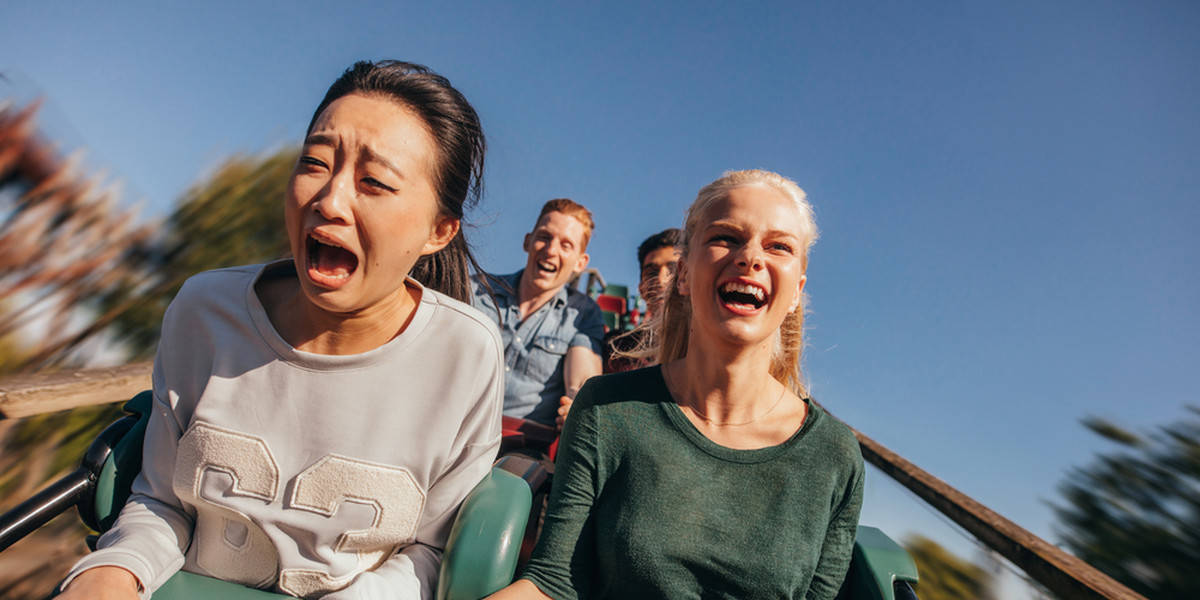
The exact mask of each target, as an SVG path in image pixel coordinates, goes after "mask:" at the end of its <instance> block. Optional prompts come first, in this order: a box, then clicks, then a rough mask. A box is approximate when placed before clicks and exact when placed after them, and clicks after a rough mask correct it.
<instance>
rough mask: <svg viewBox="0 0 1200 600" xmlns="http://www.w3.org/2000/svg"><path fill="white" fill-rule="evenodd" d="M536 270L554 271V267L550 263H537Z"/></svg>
mask: <svg viewBox="0 0 1200 600" xmlns="http://www.w3.org/2000/svg"><path fill="white" fill-rule="evenodd" d="M538 268H540V269H542V270H543V271H554V270H556V267H555V266H554V265H552V264H550V263H547V262H539V263H538Z"/></svg>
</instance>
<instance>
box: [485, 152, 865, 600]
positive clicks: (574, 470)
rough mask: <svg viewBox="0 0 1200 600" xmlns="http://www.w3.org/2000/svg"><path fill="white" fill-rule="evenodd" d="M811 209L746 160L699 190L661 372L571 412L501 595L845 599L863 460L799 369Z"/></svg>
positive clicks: (663, 320) (589, 387)
mask: <svg viewBox="0 0 1200 600" xmlns="http://www.w3.org/2000/svg"><path fill="white" fill-rule="evenodd" d="M816 238H817V229H816V225H815V223H814V222H813V216H812V208H811V207H810V206H809V204H808V201H807V200H806V199H805V196H804V192H803V191H802V190H801V189H800V188H799V187H798V186H797V185H796V184H795V183H794V182H792V181H791V180H789V179H786V178H784V177H782V176H780V175H777V174H775V173H770V172H766V171H737V172H730V173H726V174H725V175H724V176H723V177H721V178H720V179H718V180H716V181H714V182H713V183H711V184H709V185H707V186H705V187H704V188H703V189H701V190H700V193H699V195H698V196H697V198H696V201H695V202H694V203H693V204H692V206H691V207H690V208H689V209H688V213H687V220H686V222H685V223H684V228H683V232H682V234H681V235H680V237H679V242H680V246H679V248H678V249H679V251H680V257H679V264H678V267H677V271H676V274H675V277H674V278H673V279H672V281H671V284H670V285H669V286H668V289H667V296H666V301H665V305H664V309H663V311H662V314H661V315H657V316H655V317H654V319H653V320H652V323H651V325H650V327H656V330H655V336H654V339H653V341H651V342H650V343H652V344H653V345H654V353H653V355H652V357H653V358H654V359H656V362H658V363H660V364H659V365H656V366H651V367H647V368H644V369H639V370H636V371H631V372H627V373H617V374H612V375H604V376H601V377H595V378H592V379H590V380H589V381H588V382H587V383H586V384H585V385H584V386H583V389H581V390H580V391H579V394H578V395H577V396H576V398H575V403H574V405H573V406H572V408H571V412H570V414H569V415H568V416H567V422H566V427H565V428H564V429H563V433H562V438H561V440H560V442H559V450H558V457H557V460H556V462H555V478H554V484H553V488H552V491H551V493H550V503H549V507H548V509H547V511H546V517H545V524H544V527H543V530H542V536H541V539H540V540H539V541H538V545H537V548H536V550H535V551H534V555H533V558H532V559H531V560H530V562H529V564H528V566H527V568H526V569H525V572H524V573H523V575H522V579H521V580H519V581H517V582H516V583H514V584H512V585H511V586H509V587H508V588H505V589H504V590H502V591H501V592H499V593H497V594H495V595H494V596H493V597H494V598H497V599H499V598H505V599H507V598H558V599H562V598H620V599H623V600H624V599H628V598H739V599H743V598H804V599H807V600H816V599H825V600H831V599H832V598H834V597H835V596H836V595H837V592H838V588H839V586H840V585H841V582H842V579H843V578H844V577H845V574H846V569H847V568H848V566H849V564H850V552H851V549H852V547H853V543H854V535H855V526H856V525H857V523H858V514H859V509H860V507H861V505H862V494H863V462H862V456H861V454H860V453H859V449H858V444H857V442H856V441H855V439H854V436H853V434H852V433H851V432H850V430H849V428H847V427H846V426H845V425H843V424H842V423H840V422H838V421H836V420H834V419H833V418H831V417H830V416H829V415H828V414H826V413H825V412H824V411H823V410H821V408H820V406H818V405H816V404H815V403H813V402H811V401H810V400H808V399H807V393H806V390H805V387H804V382H803V378H802V376H801V372H800V351H801V348H802V347H803V340H802V337H803V336H802V330H803V322H804V308H803V305H804V293H803V292H804V284H805V282H806V279H807V278H806V275H805V270H806V268H807V265H808V251H809V248H810V247H811V246H812V244H813V242H814V241H816Z"/></svg>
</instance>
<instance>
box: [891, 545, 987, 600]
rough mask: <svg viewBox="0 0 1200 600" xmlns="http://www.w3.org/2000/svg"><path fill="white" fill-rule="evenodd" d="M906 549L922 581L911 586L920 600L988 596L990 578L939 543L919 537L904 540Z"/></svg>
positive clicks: (948, 599) (951, 599) (959, 599)
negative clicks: (915, 564)
mask: <svg viewBox="0 0 1200 600" xmlns="http://www.w3.org/2000/svg"><path fill="white" fill-rule="evenodd" d="M904 549H905V550H908V553H909V555H911V556H912V559H913V562H915V563H917V573H919V574H920V577H921V580H920V582H919V583H918V584H917V585H916V586H915V587H914V590H915V591H916V592H917V596H920V598H921V600H961V599H964V598H985V597H990V590H991V585H992V577H991V575H990V574H989V573H988V572H987V571H986V570H985V569H984V568H983V567H980V566H978V565H976V564H975V563H972V562H971V561H969V560H964V559H962V558H959V557H958V556H956V555H954V553H952V552H950V551H949V550H947V549H946V548H945V547H944V546H942V545H941V544H939V543H937V542H935V541H933V540H931V539H929V538H927V537H924V536H921V535H915V536H912V537H910V538H909V539H907V540H906V541H905V543H904Z"/></svg>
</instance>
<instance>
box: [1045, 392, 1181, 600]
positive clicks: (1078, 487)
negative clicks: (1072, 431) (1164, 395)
mask: <svg viewBox="0 0 1200 600" xmlns="http://www.w3.org/2000/svg"><path fill="white" fill-rule="evenodd" d="M1187 413H1188V414H1187V418H1185V419H1183V420H1181V421H1179V422H1176V423H1172V424H1170V425H1168V426H1165V427H1160V428H1158V429H1157V430H1155V431H1154V432H1153V433H1151V434H1150V435H1138V434H1136V433H1134V432H1130V431H1126V430H1124V429H1121V428H1120V427H1118V426H1116V425H1114V424H1112V423H1110V422H1108V421H1103V420H1099V419H1089V420H1085V421H1084V425H1085V426H1086V427H1088V428H1089V429H1091V430H1092V431H1093V432H1095V433H1096V434H1098V435H1101V436H1103V437H1104V438H1105V439H1108V440H1110V441H1113V442H1114V443H1117V444H1118V445H1119V446H1120V450H1118V451H1116V452H1113V453H1111V454H1106V455H1102V456H1099V457H1097V458H1096V459H1095V460H1094V462H1093V463H1092V464H1091V465H1089V466H1087V467H1086V468H1082V469H1074V470H1072V471H1071V473H1070V474H1069V475H1068V477H1067V479H1066V481H1065V482H1064V483H1063V484H1062V485H1060V487H1059V492H1060V493H1061V494H1062V496H1063V498H1064V499H1065V501H1066V504H1065V505H1064V506H1055V507H1054V511H1055V513H1056V514H1057V516H1058V519H1059V521H1060V523H1061V527H1060V534H1061V535H1062V538H1063V541H1064V542H1065V543H1066V545H1067V546H1068V547H1069V548H1070V549H1071V551H1072V552H1074V553H1075V555H1076V556H1078V557H1079V558H1081V559H1083V560H1084V561H1086V562H1088V563H1089V564H1091V565H1092V566H1094V567H1096V568H1098V569H1100V570H1101V571H1104V572H1105V573H1107V574H1108V575H1109V576H1111V577H1113V578H1114V579H1116V580H1117V581H1120V582H1121V583H1123V584H1125V585H1127V586H1129V587H1130V588H1131V589H1133V590H1134V591H1136V592H1138V593H1140V594H1142V595H1144V596H1146V597H1147V598H1192V597H1195V596H1196V593H1197V592H1196V588H1197V585H1200V579H1197V573H1198V572H1200V566H1198V565H1200V408H1196V407H1188V408H1187Z"/></svg>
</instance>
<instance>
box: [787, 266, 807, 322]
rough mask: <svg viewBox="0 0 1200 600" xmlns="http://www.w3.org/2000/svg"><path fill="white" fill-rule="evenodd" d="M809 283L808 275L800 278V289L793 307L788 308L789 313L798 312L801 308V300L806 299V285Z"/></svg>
mask: <svg viewBox="0 0 1200 600" xmlns="http://www.w3.org/2000/svg"><path fill="white" fill-rule="evenodd" d="M805 283H808V275H801V276H800V287H798V288H796V297H795V299H793V300H792V305H791V306H790V307H789V308H788V312H789V313H794V312H796V309H797V308H800V300H801V299H802V298H804V284H805Z"/></svg>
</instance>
